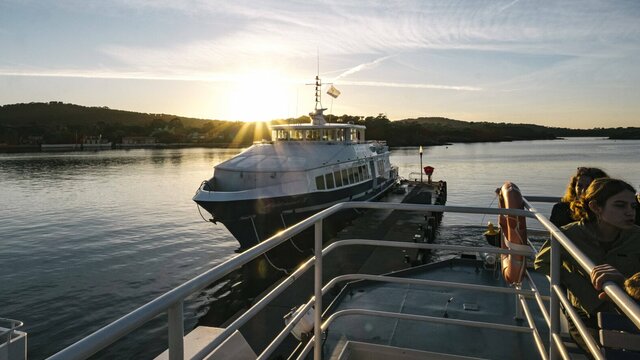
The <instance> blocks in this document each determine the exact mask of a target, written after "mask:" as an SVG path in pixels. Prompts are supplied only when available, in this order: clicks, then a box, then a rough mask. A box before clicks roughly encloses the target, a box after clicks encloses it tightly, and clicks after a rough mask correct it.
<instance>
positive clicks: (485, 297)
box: [323, 259, 548, 359]
mask: <svg viewBox="0 0 640 360" xmlns="http://www.w3.org/2000/svg"><path fill="white" fill-rule="evenodd" d="M531 275H532V277H533V278H534V279H536V278H539V280H540V283H542V281H546V280H545V279H543V278H542V277H541V276H539V275H538V274H533V273H532V274H531ZM393 276H397V277H406V278H412V279H423V280H439V281H442V280H443V279H446V281H447V282H454V283H464V284H477V285H486V286H497V287H508V285H506V284H505V282H504V280H503V279H502V276H501V274H500V271H499V270H497V271H496V270H494V269H493V268H489V269H487V268H485V267H484V266H483V263H482V261H479V260H469V259H451V260H446V261H442V262H439V263H434V264H428V265H423V266H419V267H414V268H412V269H408V270H405V271H402V272H399V273H396V274H394V275H393ZM534 281H536V282H538V281H537V280H534ZM449 299H451V301H449ZM534 302H535V301H534V300H533V299H531V300H528V303H529V308H530V309H531V310H532V312H533V314H534V318H535V319H536V323H537V324H536V326H537V327H538V329H545V328H547V326H546V324H545V323H544V318H543V317H542V315H541V314H540V313H539V312H536V311H534V309H536V308H537V306H536V305H535V304H534ZM346 309H366V310H375V311H383V312H394V313H401V314H414V315H422V316H428V317H434V318H437V319H449V320H451V319H459V320H469V321H476V322H484V323H497V324H504V325H512V326H520V327H525V328H528V325H527V322H526V321H525V320H516V319H515V318H514V315H515V314H516V295H514V294H502V293H494V292H485V291H477V290H468V289H460V288H451V287H440V286H437V287H435V286H425V285H415V284H396V283H381V282H377V281H375V282H373V281H368V280H367V281H360V282H355V283H351V284H349V285H348V286H347V287H345V288H344V289H343V290H342V291H341V293H340V295H339V296H338V297H337V298H336V300H335V301H334V303H333V304H332V306H331V307H330V308H329V310H327V313H329V314H331V313H335V312H337V311H341V310H346ZM445 314H446V315H445ZM436 321H437V320H436ZM540 335H541V337H542V339H545V341H546V339H548V333H546V332H545V333H540ZM346 341H352V342H357V343H366V344H367V346H363V345H364V344H359V346H357V347H353V346H351V347H350V349H351V352H352V353H351V354H349V352H350V351H346V352H344V351H343V350H344V348H345V346H344V345H345V343H346ZM368 344H375V345H382V346H388V347H394V348H401V349H392V348H388V349H387V353H389V352H391V353H393V354H394V355H393V356H392V358H396V357H397V356H398V355H399V354H403V353H406V354H405V356H408V355H407V354H410V353H411V350H416V351H419V352H420V351H428V352H435V353H442V354H451V355H454V356H464V357H471V358H484V359H514V358H518V359H539V358H540V355H539V353H538V351H537V349H536V345H535V342H534V338H533V336H532V334H531V333H517V332H513V331H505V330H496V329H489V328H478V327H470V326H461V325H453V324H442V323H436V322H432V321H416V320H405V319H395V318H388V317H381V316H370V315H345V316H343V317H338V318H336V320H335V321H334V322H333V323H332V324H331V325H330V326H329V331H328V335H327V339H326V342H325V345H324V348H323V352H324V356H327V358H328V357H329V356H330V357H331V358H332V359H346V358H362V356H364V354H365V353H366V352H367V350H366V349H367V347H368ZM354 349H358V350H354ZM393 350H395V352H394V351H393ZM379 351H380V349H379V348H377V349H376V352H378V353H379ZM418 354H420V353H418ZM420 355H422V356H424V355H425V354H424V353H422V354H420ZM418 357H421V356H418ZM409 358H411V356H409ZM453 358H456V357H453Z"/></svg>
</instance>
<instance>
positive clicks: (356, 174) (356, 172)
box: [352, 167, 360, 182]
mask: <svg viewBox="0 0 640 360" xmlns="http://www.w3.org/2000/svg"><path fill="white" fill-rule="evenodd" d="M352 169H353V177H354V179H355V182H360V175H359V174H358V168H357V167H354V168H352Z"/></svg>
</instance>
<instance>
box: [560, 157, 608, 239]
mask: <svg viewBox="0 0 640 360" xmlns="http://www.w3.org/2000/svg"><path fill="white" fill-rule="evenodd" d="M603 177H609V176H607V174H606V173H605V172H604V171H602V170H600V169H598V168H590V167H579V168H578V171H577V172H576V174H575V175H573V176H572V177H571V180H569V185H567V190H566V191H565V194H564V196H563V197H562V199H561V200H560V202H559V203H557V204H555V205H553V209H552V210H551V217H549V220H551V222H552V223H553V224H554V225H555V226H557V227H562V226H565V225H567V224H569V223H572V222H574V221H576V220H577V219H575V218H574V217H573V211H572V210H571V204H572V203H574V202H575V201H576V200H579V199H580V197H582V194H584V191H585V190H586V189H587V188H588V187H589V184H591V182H592V181H593V180H595V179H599V178H603Z"/></svg>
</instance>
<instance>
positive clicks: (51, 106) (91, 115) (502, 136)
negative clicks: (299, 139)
mask: <svg viewBox="0 0 640 360" xmlns="http://www.w3.org/2000/svg"><path fill="white" fill-rule="evenodd" d="M326 118H327V121H328V122H336V123H353V124H358V125H365V126H366V127H367V138H368V139H376V140H386V141H387V143H388V144H389V145H390V146H416V145H438V144H446V143H454V142H486V141H512V140H539V139H555V138H558V137H570V136H596V137H608V138H612V139H640V128H637V127H627V128H594V129H568V128H559V127H545V126H540V125H532V124H510V123H491V122H469V121H460V120H453V119H447V118H440V117H423V118H416V119H404V120H396V121H390V120H389V119H388V118H387V116H386V115H385V114H378V115H376V116H353V115H341V116H336V115H327V116H326ZM308 122H309V118H308V117H306V116H302V117H299V118H291V119H278V120H273V121H272V122H271V123H273V124H283V123H308ZM89 136H102V138H104V139H108V140H109V141H112V142H114V143H120V142H122V138H123V137H129V136H146V137H153V138H155V139H156V142H158V143H196V144H197V143H206V144H212V145H219V146H247V145H250V144H251V143H252V142H254V141H259V140H263V139H264V140H270V136H271V134H270V133H269V131H268V129H267V126H266V124H264V123H245V122H241V121H222V120H205V119H195V118H188V117H178V116H175V115H169V114H149V113H138V112H131V111H122V110H112V109H109V108H107V107H85V106H79V105H73V104H64V103H62V102H49V103H28V104H13V105H4V106H0V144H5V145H20V144H28V143H34V142H38V143H50V144H56V143H79V142H82V139H84V138H85V137H89Z"/></svg>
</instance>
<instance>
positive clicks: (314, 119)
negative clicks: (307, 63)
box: [307, 52, 327, 125]
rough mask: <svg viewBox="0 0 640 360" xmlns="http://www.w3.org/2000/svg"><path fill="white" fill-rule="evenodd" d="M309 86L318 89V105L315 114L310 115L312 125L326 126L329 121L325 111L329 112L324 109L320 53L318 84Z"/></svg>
mask: <svg viewBox="0 0 640 360" xmlns="http://www.w3.org/2000/svg"><path fill="white" fill-rule="evenodd" d="M307 85H315V87H316V105H315V107H314V110H313V112H310V113H309V117H310V118H311V124H312V125H325V124H326V123H327V121H326V120H325V118H324V114H323V113H322V112H323V111H325V110H327V109H326V108H323V107H322V80H320V53H319V52H318V70H317V72H316V82H315V84H307Z"/></svg>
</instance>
